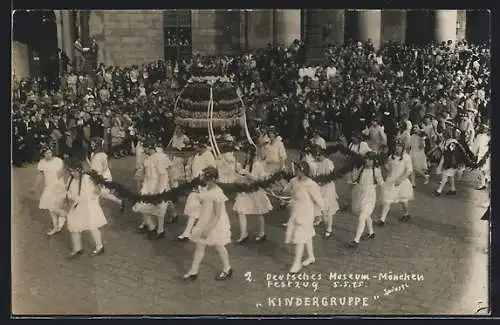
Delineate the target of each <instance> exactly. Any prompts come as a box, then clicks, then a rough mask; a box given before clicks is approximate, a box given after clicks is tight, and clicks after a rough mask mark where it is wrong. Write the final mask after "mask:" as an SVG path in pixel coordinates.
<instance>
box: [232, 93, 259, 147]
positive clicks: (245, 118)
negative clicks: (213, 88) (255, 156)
mask: <svg viewBox="0 0 500 325" xmlns="http://www.w3.org/2000/svg"><path fill="white" fill-rule="evenodd" d="M236 94H237V95H238V98H239V99H240V102H241V109H242V110H243V117H242V118H243V128H244V129H245V136H246V137H247V140H248V142H249V143H250V144H251V145H253V146H254V147H256V148H257V146H256V145H255V143H254V142H253V140H252V137H251V136H250V131H249V130H248V123H247V113H246V108H245V103H244V102H243V99H242V98H241V91H240V89H239V88H238V89H237V91H236Z"/></svg>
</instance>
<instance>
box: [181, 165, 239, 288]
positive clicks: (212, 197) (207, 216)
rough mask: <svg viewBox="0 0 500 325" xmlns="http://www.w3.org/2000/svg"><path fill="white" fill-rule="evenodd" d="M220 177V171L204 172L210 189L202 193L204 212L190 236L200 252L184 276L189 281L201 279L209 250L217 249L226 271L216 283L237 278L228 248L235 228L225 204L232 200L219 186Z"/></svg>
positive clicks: (206, 169)
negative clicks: (207, 250)
mask: <svg viewBox="0 0 500 325" xmlns="http://www.w3.org/2000/svg"><path fill="white" fill-rule="evenodd" d="M218 176H219V175H218V171H217V168H214V167H207V168H205V169H204V171H203V176H202V180H203V182H204V183H205V185H206V188H205V190H203V191H201V192H200V200H201V206H202V209H201V213H200V217H199V221H198V223H197V224H196V226H195V227H194V228H193V231H192V233H191V236H190V240H191V241H193V242H194V243H196V249H195V252H194V256H193V262H192V264H191V268H190V269H189V271H188V272H187V273H186V274H185V275H184V276H183V278H184V279H185V280H195V279H196V278H197V277H198V273H199V271H200V264H201V262H202V261H203V257H204V256H205V248H206V247H207V246H214V247H215V249H216V250H217V253H218V254H219V256H220V259H221V262H222V271H221V272H219V274H217V277H216V278H215V279H216V280H218V281H223V280H227V279H229V278H231V276H232V275H233V271H232V269H231V264H230V263H229V253H228V251H227V249H226V245H227V244H229V243H230V242H231V225H230V223H229V217H228V215H227V212H226V203H225V202H226V201H227V200H228V199H227V197H226V195H224V193H223V192H222V190H221V188H220V187H218V186H217V184H216V181H217V179H218Z"/></svg>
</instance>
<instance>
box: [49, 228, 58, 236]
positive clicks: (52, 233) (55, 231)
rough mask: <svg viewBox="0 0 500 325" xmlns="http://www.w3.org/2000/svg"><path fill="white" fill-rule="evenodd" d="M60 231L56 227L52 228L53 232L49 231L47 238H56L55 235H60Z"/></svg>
mask: <svg viewBox="0 0 500 325" xmlns="http://www.w3.org/2000/svg"><path fill="white" fill-rule="evenodd" d="M60 231H61V230H60V229H58V228H55V227H54V228H52V230H51V231H49V232H48V233H47V236H54V235H55V234H57V233H58V232H60Z"/></svg>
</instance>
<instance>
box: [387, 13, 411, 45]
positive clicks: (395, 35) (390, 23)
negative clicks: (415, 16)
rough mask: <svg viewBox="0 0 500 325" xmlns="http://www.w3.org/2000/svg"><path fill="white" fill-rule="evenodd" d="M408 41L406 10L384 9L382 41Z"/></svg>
mask: <svg viewBox="0 0 500 325" xmlns="http://www.w3.org/2000/svg"><path fill="white" fill-rule="evenodd" d="M388 41H395V42H400V43H405V41H406V10H390V9H388V10H382V35H381V42H382V43H384V42H388Z"/></svg>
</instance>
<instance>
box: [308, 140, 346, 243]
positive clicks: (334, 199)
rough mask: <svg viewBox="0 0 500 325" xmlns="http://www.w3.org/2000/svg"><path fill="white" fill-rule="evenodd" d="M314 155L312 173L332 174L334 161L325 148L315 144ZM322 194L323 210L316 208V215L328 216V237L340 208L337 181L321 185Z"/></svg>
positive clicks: (325, 219) (326, 234) (326, 235)
mask: <svg viewBox="0 0 500 325" xmlns="http://www.w3.org/2000/svg"><path fill="white" fill-rule="evenodd" d="M311 152H312V156H313V157H314V169H313V170H312V174H313V175H314V176H315V177H317V176H322V175H330V174H331V173H332V172H333V170H334V168H335V167H334V165H333V162H332V161H331V160H330V159H328V158H327V157H326V156H325V150H324V149H323V148H321V147H320V146H318V145H313V146H312V148H311ZM320 192H321V196H322V197H323V202H324V207H323V211H321V210H318V209H316V212H315V215H314V216H315V217H326V218H324V220H321V221H323V222H324V223H326V231H325V233H324V238H325V239H328V238H330V237H331V235H332V231H333V217H334V216H335V214H336V213H337V211H338V210H339V208H340V207H339V203H338V199H339V197H338V195H337V190H336V187H335V182H333V181H331V182H328V183H326V184H323V185H321V186H320Z"/></svg>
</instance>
